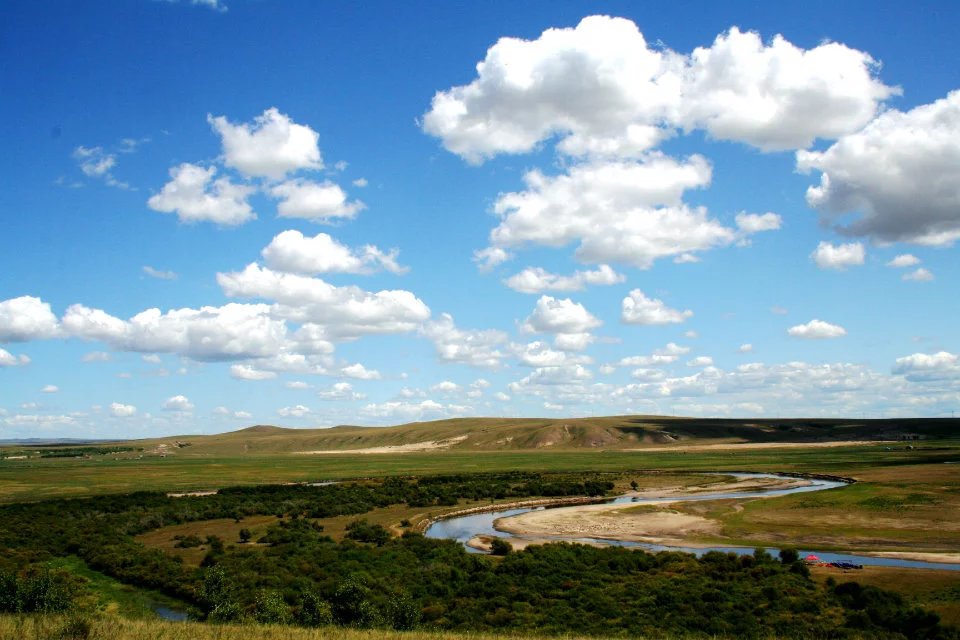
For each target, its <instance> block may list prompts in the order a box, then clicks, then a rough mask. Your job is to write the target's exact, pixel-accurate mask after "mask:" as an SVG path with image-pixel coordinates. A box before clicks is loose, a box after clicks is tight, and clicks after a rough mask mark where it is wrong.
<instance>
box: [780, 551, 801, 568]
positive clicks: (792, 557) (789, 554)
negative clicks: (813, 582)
mask: <svg viewBox="0 0 960 640" xmlns="http://www.w3.org/2000/svg"><path fill="white" fill-rule="evenodd" d="M799 559H800V554H799V553H798V552H797V550H796V549H793V548H790V547H788V548H786V549H780V563H781V564H793V563H794V562H796V561H797V560H799Z"/></svg>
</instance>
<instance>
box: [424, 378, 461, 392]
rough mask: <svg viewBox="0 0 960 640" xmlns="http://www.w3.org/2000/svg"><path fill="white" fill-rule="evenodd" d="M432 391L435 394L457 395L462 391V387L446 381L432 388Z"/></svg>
mask: <svg viewBox="0 0 960 640" xmlns="http://www.w3.org/2000/svg"><path fill="white" fill-rule="evenodd" d="M430 391H433V392H434V393H456V392H458V391H460V385H458V384H457V383H456V382H451V381H450V380H444V381H443V382H438V383H437V384H435V385H433V386H432V387H430Z"/></svg>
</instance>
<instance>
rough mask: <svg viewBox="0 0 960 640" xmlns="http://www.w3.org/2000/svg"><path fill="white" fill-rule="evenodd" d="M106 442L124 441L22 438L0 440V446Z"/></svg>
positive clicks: (41, 445) (44, 445) (70, 445)
mask: <svg viewBox="0 0 960 640" xmlns="http://www.w3.org/2000/svg"><path fill="white" fill-rule="evenodd" d="M106 442H122V441H121V440H83V439H78V438H20V439H3V440H0V447H56V446H66V447H79V446H85V445H91V444H104V443H106Z"/></svg>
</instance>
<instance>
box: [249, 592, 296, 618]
mask: <svg viewBox="0 0 960 640" xmlns="http://www.w3.org/2000/svg"><path fill="white" fill-rule="evenodd" d="M253 617H254V619H255V620H256V621H257V622H263V623H266V624H289V623H290V609H289V608H288V607H287V603H286V602H284V601H283V596H281V595H280V594H279V593H277V592H276V591H261V592H260V593H259V594H257V603H256V605H255V606H254V609H253Z"/></svg>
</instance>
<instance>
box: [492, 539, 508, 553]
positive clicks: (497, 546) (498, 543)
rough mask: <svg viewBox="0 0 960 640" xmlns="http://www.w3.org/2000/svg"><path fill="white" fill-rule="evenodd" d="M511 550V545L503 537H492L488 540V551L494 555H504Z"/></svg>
mask: <svg viewBox="0 0 960 640" xmlns="http://www.w3.org/2000/svg"><path fill="white" fill-rule="evenodd" d="M512 551H513V545H512V544H510V543H509V542H507V541H506V540H504V539H503V538H494V539H493V540H491V541H490V553H491V554H493V555H495V556H505V555H507V554H508V553H510V552H512Z"/></svg>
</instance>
